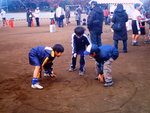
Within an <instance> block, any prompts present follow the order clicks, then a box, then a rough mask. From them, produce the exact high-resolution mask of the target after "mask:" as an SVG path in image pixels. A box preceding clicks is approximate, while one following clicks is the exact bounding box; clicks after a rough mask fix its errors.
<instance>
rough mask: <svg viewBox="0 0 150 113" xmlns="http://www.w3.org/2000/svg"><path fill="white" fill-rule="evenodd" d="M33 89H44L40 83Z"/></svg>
mask: <svg viewBox="0 0 150 113" xmlns="http://www.w3.org/2000/svg"><path fill="white" fill-rule="evenodd" d="M31 87H32V88H34V89H43V87H42V86H41V85H40V84H39V83H36V84H32V85H31Z"/></svg>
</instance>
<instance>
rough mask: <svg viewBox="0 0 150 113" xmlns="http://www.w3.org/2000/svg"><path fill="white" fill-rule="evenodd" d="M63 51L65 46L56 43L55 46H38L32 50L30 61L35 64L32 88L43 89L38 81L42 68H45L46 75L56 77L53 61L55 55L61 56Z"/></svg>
mask: <svg viewBox="0 0 150 113" xmlns="http://www.w3.org/2000/svg"><path fill="white" fill-rule="evenodd" d="M63 52H64V47H63V46H62V45H61V44H55V45H54V46H53V47H43V46H37V47H35V48H32V49H31V50H30V52H29V63H30V64H31V65H33V66H35V69H34V72H33V78H32V85H31V87H32V88H35V89H43V87H42V86H41V85H39V82H38V78H39V77H40V72H41V71H42V70H44V75H49V76H50V77H56V75H55V74H54V73H53V68H52V65H53V63H52V62H53V60H54V59H55V57H60V56H61V55H62V53H63Z"/></svg>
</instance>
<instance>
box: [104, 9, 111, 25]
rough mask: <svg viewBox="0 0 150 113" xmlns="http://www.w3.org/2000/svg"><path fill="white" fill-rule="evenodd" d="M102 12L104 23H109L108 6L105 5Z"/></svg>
mask: <svg viewBox="0 0 150 113" xmlns="http://www.w3.org/2000/svg"><path fill="white" fill-rule="evenodd" d="M103 12H104V20H105V25H110V22H109V10H108V8H107V7H106V8H105V9H104V11H103Z"/></svg>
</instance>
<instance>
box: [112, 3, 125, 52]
mask: <svg viewBox="0 0 150 113" xmlns="http://www.w3.org/2000/svg"><path fill="white" fill-rule="evenodd" d="M127 21H128V15H127V13H126V11H125V10H124V9H123V5H122V4H118V5H117V8H116V9H115V11H114V15H113V17H112V22H113V23H114V24H117V23H120V24H121V30H119V31H115V30H114V34H113V40H114V46H115V48H117V49H118V41H119V40H121V41H123V52H124V53H127V51H128V50H127V40H128V36H127V29H126V22H127Z"/></svg>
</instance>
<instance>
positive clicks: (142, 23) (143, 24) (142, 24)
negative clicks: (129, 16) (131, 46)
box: [139, 8, 149, 43]
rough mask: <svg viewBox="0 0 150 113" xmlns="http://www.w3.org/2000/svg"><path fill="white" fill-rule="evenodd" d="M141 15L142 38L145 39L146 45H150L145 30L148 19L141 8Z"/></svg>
mask: <svg viewBox="0 0 150 113" xmlns="http://www.w3.org/2000/svg"><path fill="white" fill-rule="evenodd" d="M140 13H141V21H140V23H139V24H140V31H141V36H143V37H144V43H149V40H148V38H147V36H146V30H145V20H146V17H145V15H144V13H143V9H142V8H141V9H140Z"/></svg>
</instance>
